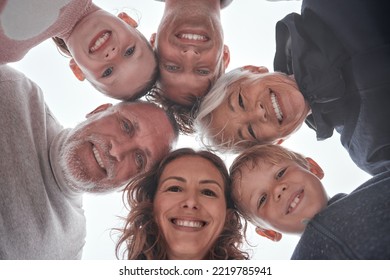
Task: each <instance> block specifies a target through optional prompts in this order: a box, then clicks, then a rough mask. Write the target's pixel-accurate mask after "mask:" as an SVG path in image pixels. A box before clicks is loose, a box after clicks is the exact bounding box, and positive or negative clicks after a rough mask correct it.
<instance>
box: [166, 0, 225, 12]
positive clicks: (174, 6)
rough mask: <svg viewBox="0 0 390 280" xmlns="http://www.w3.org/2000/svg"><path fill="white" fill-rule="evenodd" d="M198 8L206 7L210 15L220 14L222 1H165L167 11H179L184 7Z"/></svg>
mask: <svg viewBox="0 0 390 280" xmlns="http://www.w3.org/2000/svg"><path fill="white" fill-rule="evenodd" d="M188 6H196V7H201V6H203V7H206V8H207V9H208V10H209V11H210V14H212V13H215V14H218V15H219V14H220V10H221V1H220V0H196V1H194V0H165V11H167V10H168V11H171V10H178V9H181V8H182V7H188Z"/></svg>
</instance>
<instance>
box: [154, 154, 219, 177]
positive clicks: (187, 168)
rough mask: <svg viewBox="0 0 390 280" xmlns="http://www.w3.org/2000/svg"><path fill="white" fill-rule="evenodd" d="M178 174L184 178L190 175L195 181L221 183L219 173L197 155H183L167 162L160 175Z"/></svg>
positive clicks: (206, 160) (208, 162)
mask: <svg viewBox="0 0 390 280" xmlns="http://www.w3.org/2000/svg"><path fill="white" fill-rule="evenodd" d="M170 174H178V175H181V176H185V175H188V174H190V175H191V176H192V175H193V176H194V177H196V178H197V179H199V180H201V179H205V178H206V177H207V178H208V179H213V180H218V181H221V182H222V181H223V178H222V175H221V172H220V171H219V169H218V167H216V166H215V165H214V164H213V163H212V162H210V161H209V160H208V159H206V158H204V157H201V156H198V155H184V156H181V157H179V158H176V159H174V160H172V161H171V162H169V163H168V164H167V165H166V166H165V168H164V170H163V173H162V177H163V176H169V175H170Z"/></svg>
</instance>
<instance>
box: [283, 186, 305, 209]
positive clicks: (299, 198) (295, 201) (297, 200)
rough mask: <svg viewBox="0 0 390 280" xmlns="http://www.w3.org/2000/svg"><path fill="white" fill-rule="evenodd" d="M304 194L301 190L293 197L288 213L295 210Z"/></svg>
mask: <svg viewBox="0 0 390 280" xmlns="http://www.w3.org/2000/svg"><path fill="white" fill-rule="evenodd" d="M302 194H303V191H301V192H300V193H299V194H298V195H297V196H296V197H295V198H294V199H293V201H292V202H291V203H290V206H289V207H288V209H287V212H286V214H289V213H291V211H293V210H294V209H295V207H296V206H297V205H298V204H299V202H300V201H301V198H302Z"/></svg>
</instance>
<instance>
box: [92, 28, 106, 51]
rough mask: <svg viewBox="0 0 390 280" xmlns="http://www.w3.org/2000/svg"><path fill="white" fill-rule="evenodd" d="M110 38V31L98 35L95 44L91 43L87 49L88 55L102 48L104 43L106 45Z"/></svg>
mask: <svg viewBox="0 0 390 280" xmlns="http://www.w3.org/2000/svg"><path fill="white" fill-rule="evenodd" d="M110 37H111V32H110V31H106V32H103V33H102V34H100V36H98V38H96V40H95V42H92V43H91V46H90V48H89V53H94V52H96V51H97V50H98V49H100V47H101V46H103V45H104V43H106V42H107V41H108V39H109V38H110Z"/></svg>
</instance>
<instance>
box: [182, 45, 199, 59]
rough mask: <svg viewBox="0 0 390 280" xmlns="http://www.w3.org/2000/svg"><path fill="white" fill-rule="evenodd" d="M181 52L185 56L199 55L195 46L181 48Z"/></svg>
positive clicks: (195, 56) (193, 56) (194, 56)
mask: <svg viewBox="0 0 390 280" xmlns="http://www.w3.org/2000/svg"><path fill="white" fill-rule="evenodd" d="M181 54H182V55H183V56H185V57H189V58H197V57H198V56H199V55H200V52H199V51H198V50H197V49H195V48H192V47H187V48H185V49H182V51H181Z"/></svg>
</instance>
